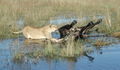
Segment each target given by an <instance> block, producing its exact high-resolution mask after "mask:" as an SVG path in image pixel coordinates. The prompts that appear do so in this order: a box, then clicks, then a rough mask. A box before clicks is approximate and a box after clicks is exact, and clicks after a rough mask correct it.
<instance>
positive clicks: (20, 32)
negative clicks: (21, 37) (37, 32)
mask: <svg viewBox="0 0 120 70" xmlns="http://www.w3.org/2000/svg"><path fill="white" fill-rule="evenodd" d="M20 33H22V31H18V32H13V34H20Z"/></svg>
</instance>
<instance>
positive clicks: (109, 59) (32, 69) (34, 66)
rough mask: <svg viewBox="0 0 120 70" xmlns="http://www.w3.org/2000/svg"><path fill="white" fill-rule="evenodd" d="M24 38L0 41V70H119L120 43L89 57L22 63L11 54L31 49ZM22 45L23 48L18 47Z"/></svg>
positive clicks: (47, 59)
mask: <svg viewBox="0 0 120 70" xmlns="http://www.w3.org/2000/svg"><path fill="white" fill-rule="evenodd" d="M23 40H24V39H21V38H19V39H9V40H1V41H0V70H16V69H17V70H120V56H119V55H120V43H118V44H112V45H110V46H106V47H104V48H99V49H95V50H94V52H93V53H91V54H89V56H90V57H92V58H93V59H92V60H91V59H90V58H89V57H86V56H81V57H77V58H70V59H66V58H64V59H63V58H62V59H61V58H60V59H50V58H41V59H37V60H36V59H29V60H26V61H24V62H23V63H14V62H13V56H14V54H15V53H16V52H19V51H23V50H25V49H27V50H26V52H29V51H32V50H33V49H32V50H30V48H34V50H37V48H36V49H35V47H37V46H38V45H37V44H34V45H33V46H32V47H28V48H26V47H27V45H25V44H23ZM21 47H24V48H23V49H19V48H21Z"/></svg>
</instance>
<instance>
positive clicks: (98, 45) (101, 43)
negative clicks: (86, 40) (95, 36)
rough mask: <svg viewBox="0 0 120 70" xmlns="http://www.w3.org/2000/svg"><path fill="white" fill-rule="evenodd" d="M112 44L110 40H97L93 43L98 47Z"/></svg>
mask: <svg viewBox="0 0 120 70" xmlns="http://www.w3.org/2000/svg"><path fill="white" fill-rule="evenodd" d="M110 44H111V43H110V42H106V41H101V40H97V41H96V42H95V43H94V44H93V45H94V46H96V47H102V46H106V45H110Z"/></svg>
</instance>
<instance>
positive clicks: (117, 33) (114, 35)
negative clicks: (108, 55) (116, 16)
mask: <svg viewBox="0 0 120 70" xmlns="http://www.w3.org/2000/svg"><path fill="white" fill-rule="evenodd" d="M112 36H113V37H116V38H120V32H115V33H113V34H112Z"/></svg>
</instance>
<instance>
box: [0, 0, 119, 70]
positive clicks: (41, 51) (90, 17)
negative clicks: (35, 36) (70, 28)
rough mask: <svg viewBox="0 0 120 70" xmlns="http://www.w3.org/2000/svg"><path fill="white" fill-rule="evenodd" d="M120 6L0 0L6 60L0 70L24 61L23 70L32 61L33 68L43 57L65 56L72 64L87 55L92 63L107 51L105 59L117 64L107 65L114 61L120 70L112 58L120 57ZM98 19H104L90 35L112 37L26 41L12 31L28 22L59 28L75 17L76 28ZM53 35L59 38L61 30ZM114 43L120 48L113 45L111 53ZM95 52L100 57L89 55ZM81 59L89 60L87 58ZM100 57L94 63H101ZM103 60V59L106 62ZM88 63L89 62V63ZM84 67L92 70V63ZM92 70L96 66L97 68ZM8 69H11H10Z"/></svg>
mask: <svg viewBox="0 0 120 70" xmlns="http://www.w3.org/2000/svg"><path fill="white" fill-rule="evenodd" d="M119 5H120V1H119V0H108V1H107V0H92V1H91V0H0V39H1V40H0V52H1V53H0V60H1V61H3V62H2V63H0V64H1V65H2V66H3V67H2V66H0V69H3V70H4V69H5V68H4V67H5V66H7V65H8V66H9V67H11V70H15V69H16V68H18V67H19V65H18V67H17V66H16V67H15V68H13V67H14V65H17V64H21V65H22V64H23V70H24V69H25V68H24V63H28V65H29V64H31V65H30V68H31V67H34V65H33V63H34V64H39V63H38V62H40V61H42V58H43V59H45V60H46V61H47V62H48V64H49V62H51V61H52V60H56V61H57V60H58V62H59V60H61V61H63V60H64V59H65V60H66V61H68V62H70V63H74V62H77V59H78V60H81V58H84V57H87V58H88V59H89V60H90V62H92V61H93V60H94V57H96V59H99V57H100V55H102V53H104V52H105V54H103V55H102V57H100V58H103V57H104V58H105V60H104V59H103V60H104V61H108V59H111V60H110V61H111V62H113V63H114V64H115V65H112V64H111V63H108V65H109V64H111V65H110V66H113V68H117V67H118V69H117V70H119V69H120V68H119V64H120V63H119V62H114V61H112V59H113V60H119V59H116V57H118V58H120V57H119V56H118V55H119V49H120V48H119V46H120V44H119V43H120V39H119V38H120V20H119V17H120V7H119ZM99 18H101V19H102V20H103V21H102V23H101V24H99V25H98V26H96V27H95V28H93V30H92V31H93V32H91V34H93V35H95V34H97V35H98V34H105V35H109V36H110V37H89V38H87V39H84V40H82V39H80V40H78V41H77V42H74V41H73V39H72V38H69V39H68V40H67V41H65V42H62V43H57V44H56V43H52V42H50V41H47V42H44V41H39V40H25V38H24V36H23V35H22V34H19V35H14V34H12V32H13V31H19V30H21V29H23V27H24V26H27V25H29V26H33V27H42V26H44V25H47V24H55V25H57V26H58V27H60V26H63V25H65V24H69V23H71V21H73V20H74V19H75V20H77V22H78V24H76V25H75V27H77V26H84V25H86V24H87V23H88V22H90V21H93V22H96V20H98V19H99ZM96 29H98V30H97V33H96V32H94V31H95V30H96ZM53 35H55V38H59V34H58V33H56V34H53ZM114 37H115V38H114ZM6 39H7V40H6ZM9 40H10V41H9ZM4 41H5V42H4ZM6 43H7V44H6ZM8 43H9V44H8ZM112 45H114V46H113V47H115V48H118V50H117V49H115V50H114V49H113V47H112V52H111V53H110V54H109V55H108V52H109V51H111V48H110V49H109V51H107V49H106V48H107V47H111V46H112ZM4 46H5V47H4ZM116 46H117V47H116ZM5 48H7V49H5ZM102 48H103V49H102ZM104 49H105V51H104ZM101 50H103V52H101ZM6 51H7V52H6ZM116 51H117V53H116ZM94 52H96V53H98V54H99V56H96V55H98V54H95V55H94V54H93V55H92V56H94V57H92V56H90V55H91V54H92V53H94ZM106 53H107V54H106ZM113 53H114V54H116V55H114V54H113ZM3 56H4V57H5V58H6V59H5V60H3ZM6 56H8V57H6ZM105 56H108V57H110V58H107V57H105ZM80 57H81V58H80ZM114 57H115V58H114ZM79 58H80V59H79ZM6 60H8V64H6V63H7V62H6V63H4V62H5V61H6ZM82 60H83V61H85V62H86V60H84V59H82ZM99 60H101V59H99ZM99 60H98V61H95V62H99V63H100V61H99ZM104 61H102V60H101V62H103V63H104ZM32 62H33V63H32ZM108 62H109V61H108ZM53 63H54V62H53ZM78 63H79V61H78ZM86 63H87V64H89V62H86ZM4 64H5V65H4ZM62 64H63V63H62ZM105 64H106V63H105ZM105 64H103V65H105ZM32 65H33V66H32ZM41 65H42V64H41ZM43 65H45V64H43ZM83 65H84V62H83ZM93 65H95V66H96V65H97V64H94V63H93ZM103 65H101V66H103ZM106 65H107V64H106ZM84 66H85V67H84ZM84 66H83V67H84V68H87V67H88V70H89V65H88V66H87V67H86V64H85V65H84ZM39 67H40V66H38V70H39V69H40V68H39ZM48 67H49V66H48ZM63 67H64V66H63ZM27 68H29V67H27ZM27 68H26V69H27ZM34 68H35V67H34ZM41 68H42V67H41ZM84 68H83V69H84ZM101 68H102V67H101ZM101 68H100V69H101ZM105 68H106V69H112V68H107V67H105ZM43 69H44V68H43ZM78 69H79V65H78ZM91 69H94V67H93V68H91ZM98 69H99V66H98ZM6 70H9V68H8V69H6ZM21 70H22V69H21ZM29 70H30V69H29ZM31 70H32V69H31ZM56 70H57V69H56ZM73 70H75V69H73ZM86 70H87V69H86Z"/></svg>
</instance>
